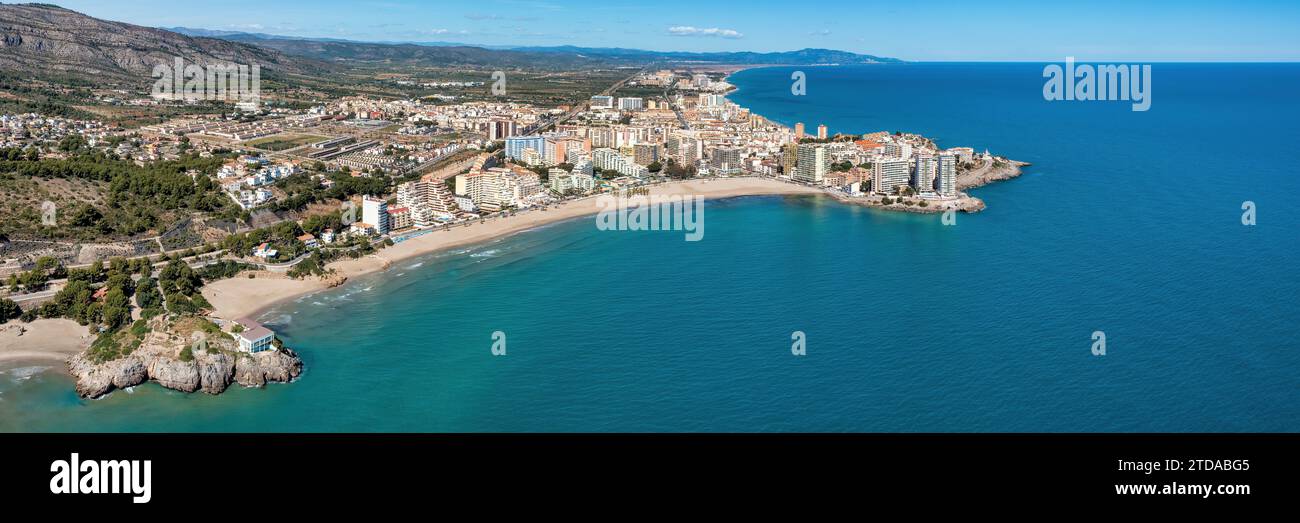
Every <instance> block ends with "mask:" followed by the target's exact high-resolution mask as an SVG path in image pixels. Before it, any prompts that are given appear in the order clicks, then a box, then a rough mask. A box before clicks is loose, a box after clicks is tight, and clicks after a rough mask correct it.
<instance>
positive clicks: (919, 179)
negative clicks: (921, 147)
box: [912, 154, 936, 192]
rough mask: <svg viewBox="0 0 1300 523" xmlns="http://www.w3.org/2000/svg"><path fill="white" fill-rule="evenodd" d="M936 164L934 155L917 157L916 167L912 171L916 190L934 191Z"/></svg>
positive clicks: (913, 185) (913, 186) (913, 184)
mask: <svg viewBox="0 0 1300 523" xmlns="http://www.w3.org/2000/svg"><path fill="white" fill-rule="evenodd" d="M935 169H936V164H935V160H934V157H933V156H930V155H924V154H923V155H919V156H917V157H916V167H915V168H914V170H913V171H912V188H913V189H916V192H931V191H934V177H935Z"/></svg>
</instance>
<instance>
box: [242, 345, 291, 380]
mask: <svg viewBox="0 0 1300 523" xmlns="http://www.w3.org/2000/svg"><path fill="white" fill-rule="evenodd" d="M300 374H302V359H301V358H299V357H298V354H297V353H295V352H293V351H292V350H289V349H286V348H281V349H280V350H278V351H266V352H259V353H257V354H249V355H241V357H240V358H239V360H238V362H237V363H236V365H235V367H234V376H235V381H236V382H238V383H239V384H240V385H243V386H245V387H262V386H265V385H266V383H267V382H289V381H293V380H294V379H296V378H297V377H298V376H299V375H300Z"/></svg>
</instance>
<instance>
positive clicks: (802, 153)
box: [794, 143, 827, 183]
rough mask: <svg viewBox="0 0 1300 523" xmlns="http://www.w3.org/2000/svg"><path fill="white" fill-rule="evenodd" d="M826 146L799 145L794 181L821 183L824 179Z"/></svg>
mask: <svg viewBox="0 0 1300 523" xmlns="http://www.w3.org/2000/svg"><path fill="white" fill-rule="evenodd" d="M826 163H827V157H826V146H825V145H822V144H811V143H809V144H800V145H799V166H798V167H797V168H796V169H795V173H794V179H796V180H799V181H801V182H807V183H821V182H822V179H823V178H825V177H826Z"/></svg>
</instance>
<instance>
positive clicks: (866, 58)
mask: <svg viewBox="0 0 1300 523" xmlns="http://www.w3.org/2000/svg"><path fill="white" fill-rule="evenodd" d="M176 57H180V58H182V59H184V60H185V61H186V62H188V63H195V64H200V65H203V64H209V63H231V62H233V63H240V64H254V63H256V64H260V65H262V69H263V71H264V73H270V74H273V75H274V74H287V75H294V74H313V75H319V74H320V73H321V72H322V71H330V70H335V69H337V68H338V67H349V66H368V65H370V66H393V65H407V66H423V67H501V68H533V69H565V70H574V69H581V68H584V67H611V66H612V67H619V66H638V67H639V66H644V65H646V64H651V63H670V62H691V63H705V64H751V65H757V64H772V65H808V64H862V63H885V62H898V61H899V60H897V59H894V58H884V57H878V56H872V55H864V54H856V53H850V52H845V51H832V50H827V49H804V50H800V51H790V52H781V53H753V52H726V53H690V52H660V51H647V50H640V49H623V48H593V47H573V46H560V47H511V48H502V47H484V46H474V45H466V44H458V43H452V42H361V41H351V40H339V39H328V38H301V37H286V36H278V35H268V34H259V33H247V32H234V31H216V30H207V29H193V28H182V27H177V28H171V29H160V28H153V27H144V26H138V25H133V24H128V23H123V22H114V21H108V20H101V19H98V18H93V17H90V16H87V15H85V14H82V13H78V12H76V11H72V10H68V9H64V8H61V7H58V6H54V5H50V4H0V71H3V72H6V73H21V74H27V73H30V74H33V75H50V74H62V75H65V76H80V77H83V78H86V79H91V80H94V81H96V82H100V83H103V82H111V81H123V82H130V83H141V82H145V81H148V80H151V78H152V76H151V73H152V69H153V67H154V66H155V65H156V64H159V63H171V61H172V60H173V59H174V58H176Z"/></svg>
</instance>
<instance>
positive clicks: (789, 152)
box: [781, 144, 799, 176]
mask: <svg viewBox="0 0 1300 523" xmlns="http://www.w3.org/2000/svg"><path fill="white" fill-rule="evenodd" d="M798 165H799V146H798V145H795V144H788V145H785V146H784V147H783V150H782V154H781V172H782V173H784V174H786V175H787V176H794V171H795V167H796V166H798Z"/></svg>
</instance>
